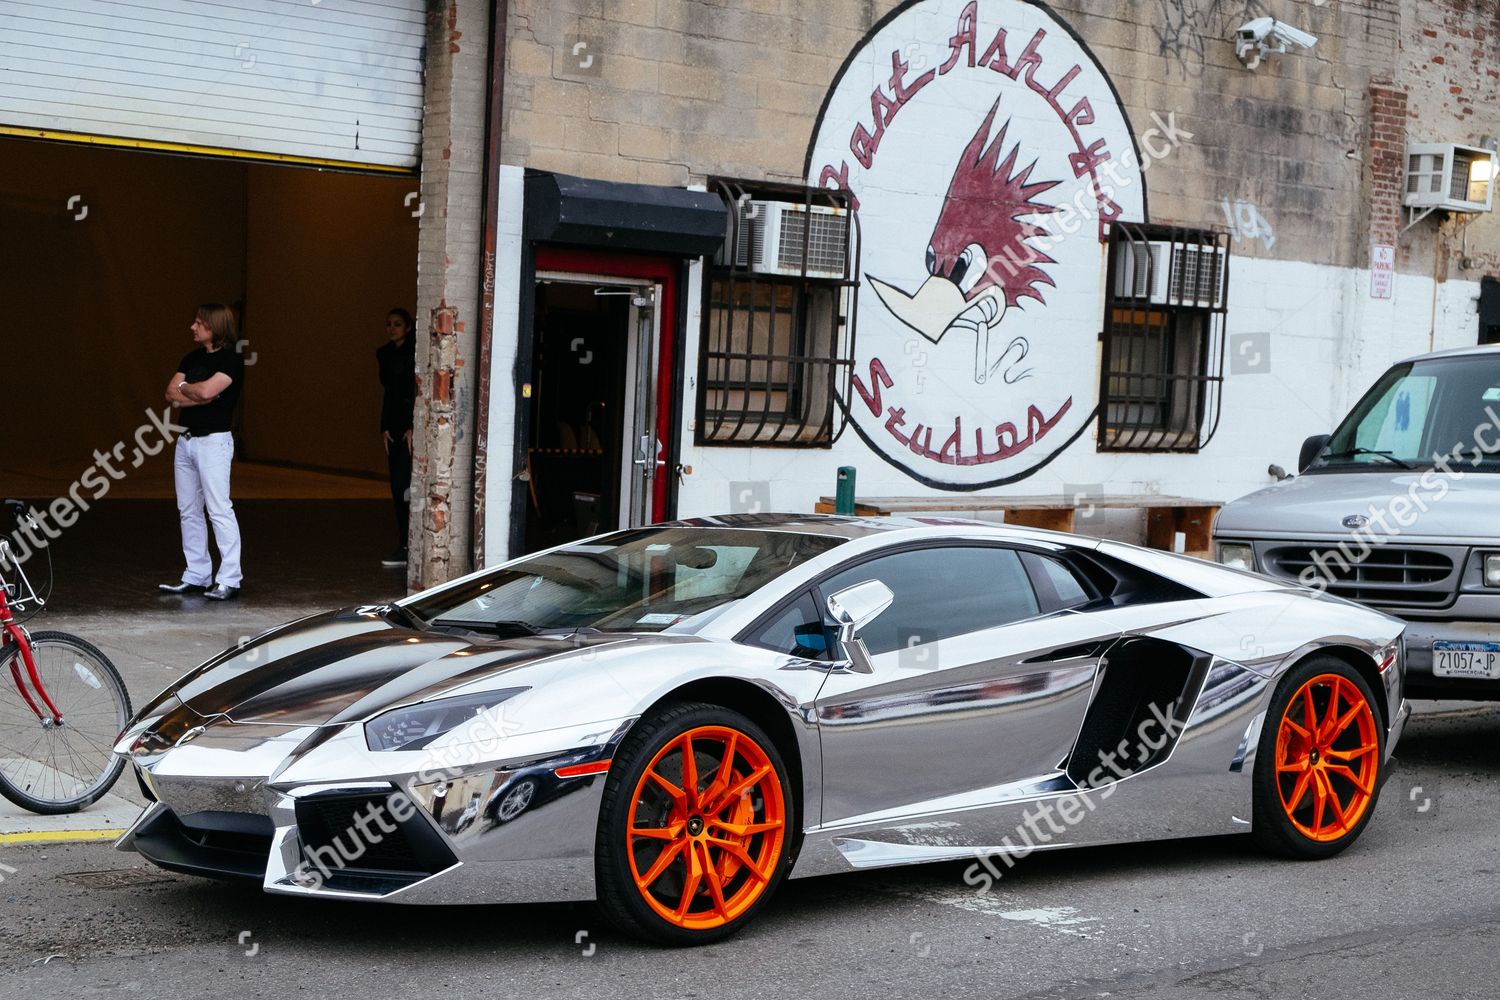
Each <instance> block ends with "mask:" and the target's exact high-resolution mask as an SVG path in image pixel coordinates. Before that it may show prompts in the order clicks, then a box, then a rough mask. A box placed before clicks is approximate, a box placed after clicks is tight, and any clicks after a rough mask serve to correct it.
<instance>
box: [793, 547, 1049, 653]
mask: <svg viewBox="0 0 1500 1000" xmlns="http://www.w3.org/2000/svg"><path fill="white" fill-rule="evenodd" d="M866 580H879V581H880V582H881V583H884V584H885V585H886V586H887V587H889V588H891V593H893V594H894V595H895V600H894V601H893V602H892V603H891V606H890V608H888V609H887V610H886V612H885V613H884V614H882V615H881V616H880V617H879V618H877V619H875V621H874V622H872V623H871V624H870V625H868V626H867V627H866V628H864V629H863V630H862V631H861V632H860V638H861V639H863V640H864V642H865V646H866V648H868V649H869V651H870V653H871V654H872V655H875V654H880V653H889V652H891V651H892V650H895V649H901V648H903V647H906V646H918V645H922V644H924V643H929V642H935V641H937V640H938V639H946V638H949V637H950V636H955V635H963V634H964V633H966V632H978V631H980V630H982V629H987V628H995V627H996V626H999V625H1007V624H1009V623H1011V622H1016V621H1021V620H1022V619H1025V618H1032V617H1034V616H1036V615H1037V614H1038V613H1039V612H1040V604H1039V603H1038V601H1037V596H1036V593H1035V591H1033V590H1032V587H1031V581H1030V579H1028V578H1027V575H1026V570H1025V569H1024V568H1023V567H1022V565H1021V558H1020V556H1019V555H1017V553H1016V552H1015V550H1014V549H1007V548H1002V547H1000V546H981V545H974V546H963V547H959V546H944V547H933V548H923V549H911V550H909V551H906V552H896V553H893V554H891V555H888V556H880V557H878V558H875V559H871V560H869V561H868V562H863V563H860V564H859V565H857V566H854V567H852V568H851V569H846V570H844V571H843V572H841V573H838V574H836V575H835V576H831V577H829V578H828V579H826V580H824V581H823V582H822V583H821V584H820V585H819V589H821V590H822V592H823V596H824V597H825V598H826V597H827V596H828V595H830V594H836V593H838V592H839V591H841V590H844V589H846V588H848V587H852V586H854V585H855V584H857V583H864V582H865V581H866Z"/></svg>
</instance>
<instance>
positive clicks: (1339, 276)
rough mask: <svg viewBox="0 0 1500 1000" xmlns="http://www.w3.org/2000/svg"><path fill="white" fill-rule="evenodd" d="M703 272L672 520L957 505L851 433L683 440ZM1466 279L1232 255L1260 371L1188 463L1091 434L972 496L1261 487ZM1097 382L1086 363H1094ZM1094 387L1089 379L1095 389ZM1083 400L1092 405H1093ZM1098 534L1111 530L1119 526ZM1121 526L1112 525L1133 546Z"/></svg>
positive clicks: (513, 241) (1226, 491) (1447, 310)
mask: <svg viewBox="0 0 1500 1000" xmlns="http://www.w3.org/2000/svg"><path fill="white" fill-rule="evenodd" d="M522 196H523V171H522V169H521V168H520V167H515V166H507V167H504V168H502V171H501V204H502V206H510V207H509V208H507V209H504V210H502V212H501V214H500V216H501V231H500V239H499V247H498V255H497V259H496V283H497V295H496V315H495V332H494V337H495V339H494V345H493V351H492V354H491V359H492V368H491V371H490V387H491V388H490V399H491V407H490V413H489V418H488V419H489V440H490V445H491V447H490V454H489V460H488V462H487V464H486V475H487V483H486V497H487V505H486V511H485V518H486V521H485V523H486V533H485V534H486V552H485V557H486V558H485V561H486V563H487V564H488V565H494V564H496V563H498V562H501V561H503V560H504V559H505V558H507V557H508V552H507V543H508V540H509V534H510V510H511V493H512V490H513V488H514V486H515V483H514V479H513V476H514V475H515V472H516V470H515V469H514V468H513V467H512V454H513V452H512V449H511V442H512V441H513V438H514V435H515V400H514V398H513V395H512V392H511V386H512V385H513V372H514V365H515V352H516V347H517V343H518V335H517V334H518V331H517V323H518V319H519V298H520V292H521V289H520V286H519V282H520V263H521V223H520V212H519V211H518V209H519V206H520V205H521V203H522ZM702 280H703V267H702V264H701V262H700V263H699V264H696V265H694V266H693V267H691V268H690V270H689V280H688V286H687V288H686V290H685V292H686V297H687V328H686V336H685V337H684V338H683V346H684V354H685V357H684V365H683V370H684V371H685V372H686V373H687V375H686V381H685V384H684V386H683V394H684V406H683V420H682V425H681V428H680V433H681V437H682V441H683V448H682V463H683V465H685V466H689V467H691V468H692V473H691V474H690V475H687V476H685V477H684V479H683V482H682V485H681V491H680V494H679V501H678V514H679V516H682V517H694V516H699V515H708V514H721V513H725V512H728V511H731V510H735V509H742V508H743V507H744V506H745V504H744V502H743V501H740V502H738V503H737V502H736V498H735V497H736V493H738V492H740V491H741V490H743V489H744V488H745V486H746V485H747V484H760V483H765V484H768V489H769V494H768V495H769V504H768V506H767V507H766V509H767V510H770V511H790V512H807V511H811V510H812V509H813V504H814V503H815V502H816V501H817V499H818V497H820V496H825V495H832V494H833V492H834V489H835V477H836V474H837V470H838V468H839V466H841V465H852V466H854V467H855V468H856V469H857V470H858V475H859V479H858V487H859V489H858V492H859V495H860V496H862V497H874V496H922V495H930V496H933V497H943V496H962V495H965V494H958V493H954V494H947V493H943V492H941V491H938V490H933V489H930V488H927V487H924V486H921V485H920V484H918V483H917V482H916V481H915V480H912V479H910V478H908V477H907V476H906V475H905V474H903V473H901V472H900V471H898V470H896V469H895V468H893V467H891V466H890V465H888V464H887V463H886V462H885V461H884V460H883V459H881V458H880V457H879V456H878V455H876V454H875V453H874V452H873V451H871V450H870V449H869V448H868V447H867V446H866V445H865V444H864V443H863V442H862V441H861V440H860V439H859V438H858V436H857V435H855V434H854V433H853V431H848V432H846V433H845V434H844V435H843V437H842V438H841V439H840V440H839V442H838V444H837V445H835V446H834V447H833V448H832V449H790V448H724V447H706V448H705V447H698V446H696V445H694V444H693V430H694V421H695V419H696V414H695V407H696V404H697V386H696V384H695V381H694V380H695V379H696V377H697V371H698V349H699V346H700V344H699V339H700V338H699V331H700V330H701V316H700V303H701V301H702V295H701V292H702ZM1478 295H1479V285H1478V283H1477V282H1469V281H1449V282H1444V283H1438V282H1434V281H1433V280H1432V279H1430V278H1424V277H1420V276H1415V275H1409V274H1406V275H1400V274H1398V275H1397V277H1396V283H1395V294H1394V297H1393V298H1392V299H1390V300H1376V299H1371V298H1370V273H1369V271H1368V270H1363V269H1350V268H1336V267H1329V266H1325V265H1318V264H1307V263H1300V262H1296V261H1278V260H1269V259H1259V258H1251V257H1237V258H1236V259H1235V261H1234V264H1233V267H1232V269H1231V284H1230V293H1229V314H1228V323H1227V330H1226V343H1227V345H1235V344H1236V343H1237V342H1238V341H1237V340H1236V338H1238V337H1242V336H1244V335H1246V334H1262V333H1263V334H1267V335H1268V340H1267V343H1268V344H1269V348H1270V354H1269V365H1268V367H1267V369H1266V370H1265V371H1260V372H1253V373H1245V372H1240V373H1236V372H1235V371H1234V370H1233V367H1232V360H1233V359H1232V351H1231V357H1230V359H1229V360H1227V361H1226V364H1225V381H1224V401H1223V415H1222V418H1221V420H1220V424H1219V430H1218V433H1217V435H1216V436H1215V437H1214V439H1213V440H1212V441H1211V442H1210V443H1209V445H1208V447H1207V448H1206V449H1204V450H1203V451H1202V452H1201V453H1199V454H1196V455H1186V454H1101V453H1099V452H1098V451H1097V450H1096V448H1095V439H1094V433H1093V431H1092V430H1090V431H1089V432H1086V433H1085V434H1084V435H1083V436H1082V437H1080V438H1079V439H1078V440H1077V441H1076V442H1074V444H1073V446H1072V447H1071V448H1069V449H1068V450H1066V451H1065V452H1063V454H1062V455H1061V456H1059V458H1058V459H1057V460H1056V461H1055V462H1053V463H1052V464H1051V465H1049V466H1047V467H1045V468H1043V469H1041V470H1040V471H1039V472H1037V473H1036V474H1035V475H1033V476H1032V477H1031V478H1029V479H1026V480H1022V481H1021V482H1018V483H1014V484H1011V485H1009V486H1006V487H1000V488H996V489H992V490H986V491H982V493H983V494H988V495H996V496H1041V495H1051V496H1062V495H1067V496H1072V495H1073V494H1074V493H1075V492H1076V491H1077V490H1078V489H1080V488H1092V489H1095V490H1099V491H1101V492H1104V493H1109V494H1137V493H1146V492H1156V493H1163V494H1168V495H1175V496H1186V497H1195V498H1201V499H1205V500H1211V501H1228V500H1232V499H1234V498H1236V497H1239V496H1242V495H1244V494H1246V493H1249V492H1251V491H1253V490H1256V489H1259V488H1260V487H1262V486H1265V485H1267V484H1269V483H1270V482H1271V479H1270V477H1269V476H1268V475H1267V474H1266V467H1267V466H1268V465H1270V464H1271V463H1272V462H1275V463H1277V464H1280V465H1282V466H1283V467H1285V468H1287V469H1292V468H1293V467H1294V466H1295V464H1296V461H1297V454H1298V451H1299V450H1300V448H1301V445H1302V441H1303V439H1304V438H1306V437H1307V436H1308V435H1311V434H1319V433H1324V432H1327V431H1331V430H1332V429H1333V427H1334V425H1335V424H1336V423H1337V422H1338V421H1339V420H1340V419H1341V418H1342V417H1343V415H1344V414H1345V413H1346V412H1347V411H1348V410H1349V408H1350V406H1352V405H1353V403H1354V402H1355V401H1356V400H1357V399H1358V398H1359V396H1360V395H1362V394H1363V393H1364V391H1365V390H1366V389H1367V388H1369V386H1370V385H1371V384H1372V383H1373V382H1374V380H1375V379H1376V378H1377V377H1378V376H1379V375H1380V373H1381V372H1383V371H1384V370H1385V369H1386V368H1387V367H1389V366H1390V365H1391V364H1392V363H1394V362H1396V361H1399V360H1401V359H1403V358H1406V357H1409V356H1411V355H1414V354H1422V353H1426V352H1427V351H1429V350H1441V349H1443V348H1448V347H1460V346H1465V345H1470V344H1473V343H1475V341H1476V339H1477V336H1478V319H1477V299H1478ZM1090 363H1091V364H1092V365H1093V366H1094V371H1095V372H1097V371H1098V363H1099V362H1098V357H1097V352H1096V356H1095V357H1094V358H1093V359H1092V361H1091V362H1090ZM1095 381H1097V379H1096V380H1095ZM1093 402H1094V400H1092V399H1090V400H1089V405H1090V407H1092V405H1093ZM1101 530H1103V531H1105V532H1106V533H1113V534H1119V533H1121V529H1120V528H1119V525H1118V523H1116V524H1114V525H1113V526H1111V524H1109V523H1106V524H1105V525H1104V526H1103V527H1102V529H1101ZM1130 530H1131V529H1130V526H1129V524H1128V523H1127V524H1126V526H1125V528H1124V529H1123V533H1124V534H1125V535H1126V537H1129V532H1130Z"/></svg>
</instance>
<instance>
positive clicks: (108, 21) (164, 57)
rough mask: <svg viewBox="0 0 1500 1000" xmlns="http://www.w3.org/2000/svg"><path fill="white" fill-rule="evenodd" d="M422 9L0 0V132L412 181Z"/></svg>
mask: <svg viewBox="0 0 1500 1000" xmlns="http://www.w3.org/2000/svg"><path fill="white" fill-rule="evenodd" d="M425 32H426V15H425V5H424V4H423V3H422V0H108V2H106V0H6V2H5V3H4V4H0V134H11V135H22V136H30V137H35V138H48V139H62V140H74V141H79V142H92V143H102V144H107V145H121V146H133V147H138V148H151V149H166V150H175V151H179V152H190V153H203V154H211V155H213V154H217V155H224V156H234V157H243V158H250V159H264V160H282V161H291V162H300V163H315V164H323V165H328V166H336V167H344V168H351V169H365V170H380V171H412V170H414V169H415V168H416V166H417V162H418V158H419V153H420V149H421V139H422V96H423V92H422V46H423V42H424V39H425Z"/></svg>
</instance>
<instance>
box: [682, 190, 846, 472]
mask: <svg viewBox="0 0 1500 1000" xmlns="http://www.w3.org/2000/svg"><path fill="white" fill-rule="evenodd" d="M716 187H717V190H718V192H719V194H720V195H721V196H722V197H723V198H724V201H725V203H726V205H727V206H728V208H729V232H728V233H727V236H726V239H725V244H724V250H723V251H722V252H721V253H720V255H719V257H718V259H717V260H715V261H714V262H713V263H712V264H711V265H710V266H709V267H708V269H707V273H706V274H705V276H704V282H703V330H702V342H701V346H700V350H699V354H698V422H697V432H696V437H697V443H698V444H719V445H761V446H767V445H769V446H784V447H827V446H829V445H831V444H832V443H833V442H834V441H835V440H837V439H838V436H839V434H840V433H841V432H842V431H843V427H844V423H845V421H844V419H843V416H844V415H843V412H842V410H841V408H840V405H839V400H840V399H847V398H848V389H849V378H850V375H851V374H852V371H853V365H852V361H851V360H850V359H851V358H852V357H853V351H854V315H853V314H854V307H855V291H856V289H857V287H858V278H857V275H858V274H859V270H858V260H857V257H858V245H859V240H858V218H857V215H856V213H855V212H854V210H853V208H852V207H851V205H850V198H849V196H848V193H847V192H839V191H830V190H827V189H821V188H804V187H792V186H780V185H765V184H761V185H755V186H748V185H744V184H740V183H737V182H733V181H719V182H717V185H716Z"/></svg>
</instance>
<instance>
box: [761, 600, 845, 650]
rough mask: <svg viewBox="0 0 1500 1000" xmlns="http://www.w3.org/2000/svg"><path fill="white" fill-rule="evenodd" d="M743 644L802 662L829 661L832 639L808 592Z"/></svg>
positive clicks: (815, 603)
mask: <svg viewBox="0 0 1500 1000" xmlns="http://www.w3.org/2000/svg"><path fill="white" fill-rule="evenodd" d="M746 641H747V642H749V643H750V644H751V645H754V646H761V647H764V648H765V649H774V650H775V651H776V652H778V653H786V654H787V655H788V656H798V657H801V658H802V659H804V660H828V659H832V648H831V647H832V645H833V643H832V639H831V635H830V630H829V628H828V626H827V625H826V624H825V623H824V616H823V615H822V614H821V613H820V612H819V610H818V604H817V602H816V601H815V600H813V595H812V592H811V591H805V592H803V594H802V595H801V596H800V597H798V598H797V600H795V601H793V602H792V603H791V604H790V605H789V606H788V607H787V608H786V610H784V611H782V612H781V613H780V614H777V615H776V616H775V617H774V618H772V619H771V621H770V622H769V623H768V624H767V625H766V626H765V627H764V628H762V629H760V630H759V631H757V632H754V633H752V634H751V635H750V636H748V637H747V638H746Z"/></svg>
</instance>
